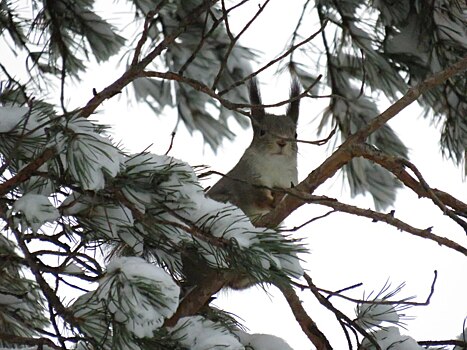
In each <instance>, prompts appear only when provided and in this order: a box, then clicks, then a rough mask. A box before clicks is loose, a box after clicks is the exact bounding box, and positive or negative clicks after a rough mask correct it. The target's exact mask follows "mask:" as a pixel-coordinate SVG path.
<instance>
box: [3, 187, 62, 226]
mask: <svg viewBox="0 0 467 350" xmlns="http://www.w3.org/2000/svg"><path fill="white" fill-rule="evenodd" d="M18 212H20V213H21V214H22V215H23V216H24V219H23V218H22V220H21V230H22V231H23V232H24V231H25V230H26V228H28V227H30V228H31V229H32V231H33V232H37V231H38V230H39V229H40V228H41V226H42V225H43V224H45V223H46V222H53V221H55V220H56V219H58V218H59V217H60V213H59V212H58V210H57V209H56V208H55V207H54V206H53V205H52V203H50V201H49V199H48V198H47V197H46V196H43V195H41V194H32V193H26V194H24V195H23V196H22V197H21V198H19V199H18V200H16V202H15V203H14V204H13V208H12V210H11V211H10V214H11V213H18Z"/></svg>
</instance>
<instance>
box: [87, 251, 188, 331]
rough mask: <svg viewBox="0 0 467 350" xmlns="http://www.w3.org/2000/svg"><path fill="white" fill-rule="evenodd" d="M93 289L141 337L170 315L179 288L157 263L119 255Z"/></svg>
mask: <svg viewBox="0 0 467 350" xmlns="http://www.w3.org/2000/svg"><path fill="white" fill-rule="evenodd" d="M96 293H97V297H98V298H99V299H100V300H102V302H105V303H106V305H107V307H108V310H109V311H110V312H111V313H112V314H113V316H114V319H115V320H116V321H118V322H122V323H124V324H125V326H126V328H127V330H128V331H130V332H132V333H133V334H134V335H135V336H136V337H138V338H143V337H151V336H152V333H153V331H155V330H156V329H158V328H160V327H161V326H162V324H163V323H164V320H165V319H166V318H168V317H170V316H172V315H173V313H174V312H175V311H176V309H177V307H178V302H179V294H180V289H179V287H178V285H177V284H176V283H175V282H174V281H173V280H172V278H171V277H170V275H168V274H167V273H166V272H165V271H164V270H163V269H161V268H160V267H158V266H155V265H153V264H150V263H148V262H146V261H145V260H144V259H142V258H138V257H120V258H116V259H114V260H113V261H111V262H110V263H109V265H108V266H107V273H106V275H105V277H104V278H102V279H101V281H100V282H99V288H98V289H97V291H96ZM154 294H157V298H155V296H154ZM155 299H157V301H155Z"/></svg>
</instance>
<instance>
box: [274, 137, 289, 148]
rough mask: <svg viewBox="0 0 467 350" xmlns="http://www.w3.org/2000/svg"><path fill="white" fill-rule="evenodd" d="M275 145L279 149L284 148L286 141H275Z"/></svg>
mask: <svg viewBox="0 0 467 350" xmlns="http://www.w3.org/2000/svg"><path fill="white" fill-rule="evenodd" d="M276 143H277V144H278V145H279V147H281V148H282V147H284V146H285V145H286V144H287V141H285V140H284V139H280V140H277V141H276Z"/></svg>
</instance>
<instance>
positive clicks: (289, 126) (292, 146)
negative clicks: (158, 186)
mask: <svg viewBox="0 0 467 350" xmlns="http://www.w3.org/2000/svg"><path fill="white" fill-rule="evenodd" d="M249 95H250V103H251V105H252V106H251V113H250V118H251V123H252V126H253V140H252V142H251V144H250V146H249V147H248V148H247V149H246V150H245V153H244V154H243V156H242V157H241V158H240V160H239V161H238V163H237V164H236V165H235V166H234V167H233V168H232V170H230V171H229V172H228V173H227V174H226V175H225V176H224V177H222V178H221V179H220V180H219V181H218V182H217V183H216V184H214V186H213V187H212V188H211V189H209V190H208V191H207V193H206V195H207V196H208V197H210V198H212V199H214V200H216V201H218V202H224V203H227V202H229V203H231V204H233V205H235V206H237V207H239V208H240V209H241V210H242V211H243V212H244V213H245V214H246V215H247V216H248V217H249V218H250V220H251V221H252V222H254V221H255V220H257V219H258V218H259V217H261V216H262V215H264V214H267V213H268V212H269V211H271V210H272V209H273V208H274V207H275V205H276V204H277V203H278V202H279V201H280V199H281V198H282V196H283V192H282V191H280V189H284V188H290V187H293V186H295V185H296V184H297V182H298V172H297V142H296V138H297V132H296V130H297V121H298V114H299V103H300V100H299V98H298V96H299V95H300V85H299V83H298V81H297V80H296V79H293V80H292V85H291V90H290V103H289V105H288V108H287V113H286V114H285V115H273V114H268V113H266V112H265V111H264V107H262V106H261V104H262V102H261V95H260V92H259V89H258V86H257V83H256V80H254V79H252V80H251V81H250V84H249ZM274 189H277V191H276V190H274ZM183 265H184V266H183V271H184V274H185V277H186V282H187V285H196V284H198V283H200V282H202V281H203V280H205V279H208V280H209V279H210V278H215V277H214V276H215V271H214V270H211V269H206V267H205V266H204V264H203V263H201V262H200V261H198V260H197V259H196V258H194V257H193V256H192V255H191V254H187V255H186V256H185V259H184V262H183ZM227 276H228V277H227V279H228V281H227V282H226V285H225V286H226V287H229V288H231V289H236V290H241V289H246V288H248V287H250V286H252V285H254V284H256V283H257V282H259V281H255V280H253V279H252V277H251V276H249V275H247V274H244V273H238V272H231V273H230V272H229V273H228V275H227Z"/></svg>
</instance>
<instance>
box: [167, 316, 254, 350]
mask: <svg viewBox="0 0 467 350" xmlns="http://www.w3.org/2000/svg"><path fill="white" fill-rule="evenodd" d="M170 334H171V335H172V336H173V337H174V338H176V339H180V340H179V343H180V344H181V345H182V346H186V347H187V348H188V349H190V350H245V348H244V347H243V345H242V344H241V343H240V342H239V341H238V339H237V337H235V335H233V334H232V333H230V332H229V331H228V330H227V329H226V328H224V327H222V326H220V325H219V324H215V323H214V322H212V321H210V320H207V319H205V318H203V317H202V316H192V317H183V318H181V319H180V320H179V321H178V322H177V324H176V325H175V327H173V328H172V329H171V330H170Z"/></svg>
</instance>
